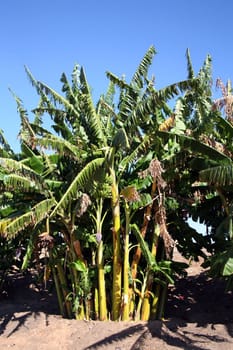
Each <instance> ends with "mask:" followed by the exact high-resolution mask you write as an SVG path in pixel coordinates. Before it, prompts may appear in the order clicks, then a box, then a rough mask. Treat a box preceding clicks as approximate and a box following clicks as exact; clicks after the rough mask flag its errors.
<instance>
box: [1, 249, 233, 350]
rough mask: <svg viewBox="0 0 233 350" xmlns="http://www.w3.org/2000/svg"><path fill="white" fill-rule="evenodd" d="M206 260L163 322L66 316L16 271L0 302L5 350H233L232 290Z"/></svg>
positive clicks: (174, 289) (173, 291)
mask: <svg viewBox="0 0 233 350" xmlns="http://www.w3.org/2000/svg"><path fill="white" fill-rule="evenodd" d="M175 257H176V259H177V260H179V261H180V260H182V259H183V258H182V257H180V255H179V254H178V253H177V252H176V254H175ZM201 262H202V261H201V260H200V261H199V262H192V264H191V265H190V267H189V268H188V269H187V274H188V276H187V277H186V278H185V279H184V278H181V279H179V280H177V282H176V285H175V286H170V287H169V293H168V302H167V305H166V311H165V317H164V320H163V321H151V322H111V321H108V322H99V321H76V320H67V319H63V318H62V317H61V316H59V310H58V305H57V301H56V298H55V296H54V294H53V293H52V291H49V290H48V289H49V286H48V289H47V290H41V289H38V288H37V285H36V283H35V281H34V280H33V278H32V276H31V275H30V274H28V275H22V274H20V273H19V272H17V273H16V274H14V275H13V276H11V279H10V288H8V290H9V294H8V295H6V297H5V298H3V299H2V300H0V334H1V337H0V349H8V348H10V349H14V350H18V349H24V350H37V349H38V350H39V349H40V350H45V349H46V350H71V349H72V350H97V349H99V350H104V349H107V350H155V349H164V350H171V349H187V350H201V349H206V350H217V349H222V350H232V349H233V313H232V311H233V307H232V305H233V304H232V296H233V295H232V292H228V293H225V285H224V283H222V282H221V281H216V280H212V279H210V278H209V277H208V273H207V271H205V270H204V269H203V268H202V267H201Z"/></svg>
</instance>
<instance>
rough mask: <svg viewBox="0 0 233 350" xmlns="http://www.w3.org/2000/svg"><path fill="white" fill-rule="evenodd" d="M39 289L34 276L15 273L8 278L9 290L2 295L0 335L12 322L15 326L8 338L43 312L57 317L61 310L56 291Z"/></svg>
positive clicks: (0, 300)
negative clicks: (30, 318) (28, 320)
mask: <svg viewBox="0 0 233 350" xmlns="http://www.w3.org/2000/svg"><path fill="white" fill-rule="evenodd" d="M49 288H51V287H50V285H49V284H48V286H47V289H46V290H45V289H44V288H41V287H39V286H38V285H37V284H36V282H35V278H34V275H33V274H30V273H25V274H23V273H18V272H17V273H14V274H12V275H11V276H10V277H9V278H8V284H7V290H4V291H3V293H2V295H0V335H1V334H3V333H4V332H5V330H6V328H7V326H8V324H9V323H10V322H11V323H13V324H14V325H15V327H13V328H12V330H11V332H10V333H9V334H8V337H9V336H11V335H12V334H13V333H15V332H16V331H17V330H19V328H20V327H22V326H24V325H25V323H26V321H27V319H28V318H29V317H33V318H36V317H37V316H38V315H39V314H40V313H41V312H43V313H45V315H46V314H47V315H52V314H54V315H57V314H59V309H58V305H57V300H56V296H55V294H54V291H52V290H50V291H49Z"/></svg>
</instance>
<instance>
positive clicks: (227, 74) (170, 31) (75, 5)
mask: <svg viewBox="0 0 233 350" xmlns="http://www.w3.org/2000/svg"><path fill="white" fill-rule="evenodd" d="M232 14H233V1H232V0H225V1H219V0H143V1H139V0H115V1H107V0H84V1H80V0H76V1H75V0H64V1H62V0H38V1H36V0H7V1H1V4H0V33H1V34H0V38H1V40H0V45H1V64H0V128H1V129H3V130H4V134H5V136H6V138H7V140H8V141H9V142H10V144H11V145H12V147H14V148H17V144H18V142H17V134H18V131H19V116H18V114H17V111H16V105H15V102H14V100H13V98H12V96H11V94H10V92H9V90H8V87H10V88H11V89H12V90H14V91H15V93H16V94H17V95H18V96H19V97H21V99H22V100H23V101H24V105H25V107H26V108H27V109H28V110H29V111H30V110H31V109H32V108H33V107H35V105H36V103H37V97H36V94H35V92H34V89H33V88H32V86H31V85H30V83H29V81H28V79H27V77H26V74H25V72H24V65H27V66H28V67H29V69H30V70H31V71H32V73H33V75H34V76H35V77H36V78H37V79H38V80H41V81H43V82H45V83H47V84H48V85H50V86H51V87H53V88H55V89H57V90H59V89H60V86H61V85H60V82H59V79H60V76H61V73H62V72H65V73H66V74H67V75H68V76H70V74H71V72H72V69H73V66H74V64H75V63H79V64H80V65H83V66H84V67H85V70H86V74H87V78H88V81H89V84H90V85H91V87H92V89H93V93H94V95H95V96H99V95H100V94H101V93H102V92H104V91H105V89H106V87H107V79H106V77H105V71H106V70H109V71H111V72H113V73H115V74H117V75H120V76H121V75H122V74H125V75H126V80H130V78H131V76H132V74H133V72H134V70H135V69H136V67H137V65H138V63H139V61H140V59H141V58H142V56H143V55H144V53H145V52H146V50H147V49H148V48H149V46H150V45H152V44H153V45H154V46H155V47H156V50H157V55H156V56H155V59H154V63H153V66H152V69H151V74H154V75H155V77H156V86H157V88H160V87H163V86H165V85H168V84H170V83H173V82H176V81H179V80H183V79H185V78H186V59H185V51H186V49H187V48H189V49H190V51H191V57H192V61H193V65H194V68H195V70H196V71H197V70H198V69H199V68H200V66H201V65H202V63H203V61H204V59H205V57H206V55H207V54H210V55H211V56H212V58H213V76H214V79H216V78H217V77H221V78H222V79H223V80H224V82H225V81H226V80H227V79H228V78H230V79H233V71H232V68H233V47H232ZM59 91H60V90H59Z"/></svg>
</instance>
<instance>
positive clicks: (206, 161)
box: [0, 47, 233, 320]
mask: <svg viewBox="0 0 233 350" xmlns="http://www.w3.org/2000/svg"><path fill="white" fill-rule="evenodd" d="M155 53H156V52H155V49H154V47H150V48H149V49H148V51H147V52H146V54H145V55H144V57H143V58H142V60H141V62H140V64H139V66H138V67H137V69H136V71H135V73H134V75H133V77H132V79H131V81H130V82H126V81H125V79H122V78H119V77H117V76H115V75H114V74H112V73H110V72H107V77H108V79H109V87H108V89H107V91H106V93H105V94H103V95H102V96H100V98H99V100H98V101H97V103H95V102H94V101H93V98H92V95H91V91H90V87H89V85H88V82H87V78H86V75H85V71H84V69H83V67H79V66H75V67H74V69H73V72H72V76H71V80H70V81H69V79H68V78H67V76H66V75H65V74H64V73H63V74H62V76H61V83H62V92H61V93H58V92H56V91H55V90H53V89H52V88H51V87H49V86H47V85H46V84H44V83H42V82H40V81H38V80H36V79H35V78H34V77H33V75H32V74H31V72H30V71H29V70H28V69H27V68H26V74H27V76H28V77H29V79H30V81H31V83H32V85H33V87H34V88H35V89H36V91H37V93H38V96H39V102H38V106H37V107H36V108H35V109H34V110H33V111H32V116H31V117H30V118H29V117H28V114H27V111H26V110H25V109H24V107H23V104H22V102H21V100H20V98H18V97H17V96H16V95H14V98H15V101H16V103H17V108H18V112H19V116H20V120H21V127H20V131H19V139H20V143H21V151H20V153H17V154H16V153H15V152H14V151H13V150H12V148H11V146H10V145H9V144H8V143H7V141H6V140H5V138H4V134H3V132H2V133H1V134H0V142H1V148H0V157H1V158H0V196H1V206H0V234H1V238H0V255H1V263H0V270H1V281H0V286H2V285H3V283H4V279H5V277H6V275H7V273H8V271H10V269H11V267H12V265H13V264H18V265H19V266H20V268H22V269H23V270H26V269H28V268H29V267H33V268H34V269H37V271H38V276H41V278H42V280H43V284H44V285H45V286H46V283H47V282H48V280H52V281H53V283H54V286H55V289H56V293H57V298H58V303H59V307H60V312H61V314H62V315H63V316H64V317H69V318H71V317H75V318H77V319H100V320H108V319H111V320H129V319H133V320H149V319H160V318H161V317H162V316H163V312H164V306H165V303H166V297H167V288H168V285H169V284H172V283H174V280H175V278H176V277H177V276H178V275H179V274H184V268H185V267H186V265H185V264H182V263H177V262H174V261H173V260H172V256H173V249H174V246H175V245H176V246H177V249H178V250H179V251H180V252H181V253H182V254H183V255H184V256H185V257H187V258H194V259H197V258H198V256H200V255H202V256H203V257H204V258H205V264H206V266H210V273H211V274H212V276H218V277H222V278H225V279H226V280H227V283H228V284H227V286H228V288H231V287H232V278H231V276H232V273H233V264H232V261H233V260H232V258H233V246H232V240H231V238H232V210H233V206H232V203H233V202H232V199H233V196H232V194H233V192H232V179H233V169H232V155H233V153H232V152H233V147H232V137H233V126H232V117H233V116H232V101H233V97H232V95H231V86H230V82H228V83H227V85H226V86H224V85H223V83H222V82H221V80H220V79H219V80H218V81H217V86H218V87H220V88H221V92H222V95H223V96H222V98H219V99H217V100H214V99H213V96H212V73H211V58H210V56H207V57H206V59H205V60H204V63H203V66H202V67H201V68H200V70H199V72H198V73H197V74H195V72H194V70H193V67H192V62H191V58H190V54H189V51H187V55H186V57H187V80H185V81H181V82H178V83H174V84H172V85H170V86H167V87H165V88H163V89H161V90H157V89H156V87H155V84H154V78H153V77H152V78H149V77H148V71H149V68H150V66H151V64H152V60H153V58H154V55H155ZM30 120H31V121H30ZM48 120H50V126H49V127H47V128H46V127H44V125H45V124H46V125H48ZM45 122H46V123H45ZM188 217H192V219H193V220H194V221H197V220H200V222H202V223H204V224H205V225H206V227H207V232H206V234H205V235H203V234H202V233H198V232H197V231H196V230H194V229H193V228H191V227H190V226H189V225H188V222H187V218H188ZM204 252H208V258H207V256H206V255H205V253H204Z"/></svg>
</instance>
